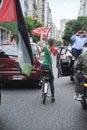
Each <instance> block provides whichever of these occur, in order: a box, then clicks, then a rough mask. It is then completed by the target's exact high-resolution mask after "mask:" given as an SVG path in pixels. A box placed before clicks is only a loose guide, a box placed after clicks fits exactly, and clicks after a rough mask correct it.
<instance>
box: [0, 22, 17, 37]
mask: <svg viewBox="0 0 87 130" xmlns="http://www.w3.org/2000/svg"><path fill="white" fill-rule="evenodd" d="M0 26H2V27H4V28H6V29H8V30H9V31H12V32H13V33H14V34H16V35H18V24H17V22H0Z"/></svg>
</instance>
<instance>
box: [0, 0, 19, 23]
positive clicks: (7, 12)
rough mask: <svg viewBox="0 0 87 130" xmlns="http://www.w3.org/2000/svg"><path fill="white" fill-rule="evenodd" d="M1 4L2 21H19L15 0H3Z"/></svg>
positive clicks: (0, 16)
mask: <svg viewBox="0 0 87 130" xmlns="http://www.w3.org/2000/svg"><path fill="white" fill-rule="evenodd" d="M0 4H2V5H1V6H0V22H15V21H17V16H16V6H15V0H3V2H2V3H0ZM7 7H8V8H7Z"/></svg>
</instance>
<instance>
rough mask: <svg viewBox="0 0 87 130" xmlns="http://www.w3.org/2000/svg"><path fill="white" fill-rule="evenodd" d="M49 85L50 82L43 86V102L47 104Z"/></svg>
mask: <svg viewBox="0 0 87 130" xmlns="http://www.w3.org/2000/svg"><path fill="white" fill-rule="evenodd" d="M48 87H49V86H48V83H45V84H44V86H43V104H45V102H46V96H47V92H48Z"/></svg>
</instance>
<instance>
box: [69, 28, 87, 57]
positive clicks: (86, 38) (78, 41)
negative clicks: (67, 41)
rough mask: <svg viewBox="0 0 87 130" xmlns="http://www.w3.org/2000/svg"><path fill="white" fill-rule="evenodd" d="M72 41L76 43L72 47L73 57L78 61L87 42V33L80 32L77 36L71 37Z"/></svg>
mask: <svg viewBox="0 0 87 130" xmlns="http://www.w3.org/2000/svg"><path fill="white" fill-rule="evenodd" d="M71 40H72V41H73V42H74V44H73V45H72V55H73V56H74V57H75V58H76V59H77V58H78V56H79V55H80V54H81V53H82V49H83V45H84V44H85V43H86V42H87V33H86V31H82V30H81V31H78V32H77V33H76V34H74V35H72V36H71Z"/></svg>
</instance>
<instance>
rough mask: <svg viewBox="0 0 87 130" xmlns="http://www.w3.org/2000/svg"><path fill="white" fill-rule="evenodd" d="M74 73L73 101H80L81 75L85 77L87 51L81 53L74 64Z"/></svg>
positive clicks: (86, 71) (86, 72)
mask: <svg viewBox="0 0 87 130" xmlns="http://www.w3.org/2000/svg"><path fill="white" fill-rule="evenodd" d="M74 71H75V96H74V97H73V99H74V100H78V101H81V100H82V96H81V91H82V86H81V82H82V76H83V74H86V75H87V51H85V52H83V53H81V55H79V57H78V59H77V60H76V61H75V63H74Z"/></svg>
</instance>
